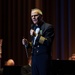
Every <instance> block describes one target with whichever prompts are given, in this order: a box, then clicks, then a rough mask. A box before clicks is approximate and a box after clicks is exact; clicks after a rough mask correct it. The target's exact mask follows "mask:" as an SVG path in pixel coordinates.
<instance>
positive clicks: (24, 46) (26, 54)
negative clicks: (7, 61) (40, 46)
mask: <svg viewBox="0 0 75 75" xmlns="http://www.w3.org/2000/svg"><path fill="white" fill-rule="evenodd" d="M24 47H25V51H26V56H27V58H28V51H27V46H26V45H24Z"/></svg>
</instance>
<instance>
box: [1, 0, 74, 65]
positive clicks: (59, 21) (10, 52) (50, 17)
mask: <svg viewBox="0 0 75 75" xmlns="http://www.w3.org/2000/svg"><path fill="white" fill-rule="evenodd" d="M36 7H37V8H39V9H41V10H42V11H43V15H44V20H45V21H46V22H48V23H51V24H53V25H54V29H55V38H54V42H53V48H52V58H53V59H60V60H68V58H69V56H71V54H72V53H75V39H74V38H75V21H74V19H75V14H74V13H75V10H74V9H75V1H74V0H44V1H43V0H0V38H1V39H3V44H2V58H1V62H2V66H3V65H4V62H5V61H6V60H7V59H9V58H12V59H14V61H15V63H16V65H25V64H27V57H26V52H25V48H24V46H23V45H22V42H21V40H22V38H23V37H25V38H27V39H28V40H29V41H30V34H29V32H30V25H31V19H30V11H31V9H32V8H36ZM30 51H31V50H29V53H30Z"/></svg>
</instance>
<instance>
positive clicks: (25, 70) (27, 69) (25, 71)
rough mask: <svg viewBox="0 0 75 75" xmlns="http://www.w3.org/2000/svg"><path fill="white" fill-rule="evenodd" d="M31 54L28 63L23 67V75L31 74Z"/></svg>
mask: <svg viewBox="0 0 75 75" xmlns="http://www.w3.org/2000/svg"><path fill="white" fill-rule="evenodd" d="M31 63H32V58H31V56H29V57H28V65H25V66H23V67H22V68H21V75H31Z"/></svg>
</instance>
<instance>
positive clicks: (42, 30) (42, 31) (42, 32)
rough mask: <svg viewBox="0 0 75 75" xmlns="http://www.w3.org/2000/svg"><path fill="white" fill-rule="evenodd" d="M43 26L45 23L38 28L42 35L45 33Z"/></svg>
mask: <svg viewBox="0 0 75 75" xmlns="http://www.w3.org/2000/svg"><path fill="white" fill-rule="evenodd" d="M45 26H46V25H45V23H43V24H42V26H41V27H40V29H41V30H40V31H41V32H40V33H41V34H42V35H43V34H44V32H45V31H46V28H45Z"/></svg>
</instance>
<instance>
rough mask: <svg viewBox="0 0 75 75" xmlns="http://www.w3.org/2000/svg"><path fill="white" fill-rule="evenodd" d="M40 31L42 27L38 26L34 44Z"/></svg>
mask: <svg viewBox="0 0 75 75" xmlns="http://www.w3.org/2000/svg"><path fill="white" fill-rule="evenodd" d="M39 32H40V28H36V30H35V33H36V36H35V37H34V43H33V44H34V45H35V41H36V39H37V36H38V33H39Z"/></svg>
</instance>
